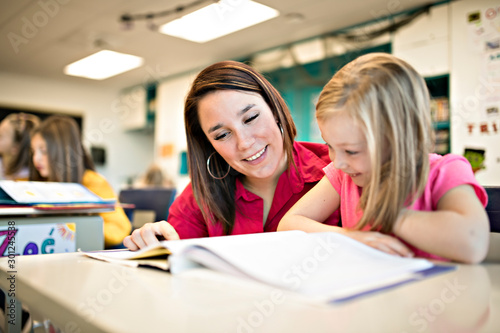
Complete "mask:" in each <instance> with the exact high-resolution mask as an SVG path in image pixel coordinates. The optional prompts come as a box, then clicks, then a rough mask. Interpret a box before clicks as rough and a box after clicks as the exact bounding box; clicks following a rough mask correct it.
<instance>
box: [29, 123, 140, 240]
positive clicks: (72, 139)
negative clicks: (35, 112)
mask: <svg viewBox="0 0 500 333" xmlns="http://www.w3.org/2000/svg"><path fill="white" fill-rule="evenodd" d="M31 151H32V154H33V165H34V168H32V169H31V172H30V180H35V181H52V182H73V183H80V184H82V185H83V186H85V187H86V188H88V189H89V190H90V191H92V192H93V193H95V194H96V195H98V196H100V197H101V198H104V199H115V198H116V195H115V193H114V191H113V189H112V188H111V186H110V185H109V183H108V182H107V181H106V179H104V178H103V177H102V176H101V175H99V174H98V173H97V172H95V168H94V163H93V161H92V158H91V157H90V156H89V155H88V153H87V152H86V150H85V149H84V147H83V145H82V142H81V139H80V131H79V129H78V125H77V124H76V121H75V120H74V119H72V118H70V117H66V116H51V117H49V118H47V119H45V120H44V121H43V122H42V123H41V124H40V126H39V127H37V128H36V129H35V130H34V131H33V133H32V138H31ZM100 215H101V217H102V218H103V220H104V243H105V247H106V248H109V247H113V246H116V245H119V244H121V242H122V241H123V238H124V237H125V236H127V235H129V234H130V230H131V229H132V226H131V224H130V221H129V220H128V218H127V216H126V215H125V213H124V211H123V209H122V208H120V207H116V208H115V211H113V212H107V213H101V214H100Z"/></svg>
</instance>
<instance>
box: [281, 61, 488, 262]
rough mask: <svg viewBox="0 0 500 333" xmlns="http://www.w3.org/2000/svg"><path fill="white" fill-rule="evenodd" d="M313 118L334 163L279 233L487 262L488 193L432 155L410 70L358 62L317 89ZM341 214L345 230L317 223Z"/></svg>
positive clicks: (459, 162) (455, 161)
mask: <svg viewBox="0 0 500 333" xmlns="http://www.w3.org/2000/svg"><path fill="white" fill-rule="evenodd" d="M316 118H317V120H318V125H319V128H320V130H321V134H322V137H323V139H324V140H325V142H326V144H327V146H328V148H329V149H330V158H331V159H332V161H333V162H332V163H330V164H329V165H328V166H327V167H326V168H324V170H325V177H324V178H323V179H322V180H321V181H320V182H319V183H318V185H316V186H315V187H314V188H313V189H312V190H311V191H309V193H307V194H306V195H305V196H304V197H303V198H302V199H301V200H300V201H298V202H297V204H296V205H294V206H293V207H292V208H291V209H290V210H289V211H288V213H287V214H286V215H285V216H284V218H283V219H282V220H281V222H280V224H279V227H278V230H289V229H300V230H304V231H308V232H320V231H335V232H339V233H343V234H346V235H347V236H350V237H352V238H354V239H357V240H359V241H361V242H363V243H365V244H367V245H370V246H372V247H374V248H376V249H379V250H382V251H385V252H387V253H391V254H395V255H401V256H413V255H415V256H419V257H428V258H432V259H441V260H454V261H459V262H465V263H477V262H480V261H481V260H483V259H484V257H485V256H486V252H487V250H488V242H489V224H488V216H487V215H486V212H485V209H484V207H485V206H486V203H487V200H488V199H487V195H486V192H485V190H484V189H483V188H482V187H481V186H480V185H479V184H478V182H477V181H476V180H475V178H474V174H473V172H472V168H471V166H470V164H469V163H468V162H467V160H466V159H465V158H463V157H462V156H459V155H453V154H448V155H445V156H441V155H437V154H432V153H431V152H432V149H433V144H434V140H433V139H434V137H433V130H432V126H431V120H430V108H429V94H428V90H427V87H426V85H425V82H424V80H423V79H422V77H421V76H420V75H419V74H418V73H417V72H416V71H415V70H414V69H413V68H412V67H411V66H410V65H408V64H407V63H406V62H404V61H402V60H400V59H398V58H396V57H394V56H392V55H389V54H384V53H373V54H368V55H364V56H361V57H359V58H358V59H356V60H354V61H352V62H351V63H349V64H347V65H346V66H345V67H343V68H342V69H341V70H340V71H338V72H337V73H336V74H335V75H334V76H333V78H332V79H331V80H330V82H328V83H327V85H326V86H325V87H324V89H323V91H322V92H321V94H320V97H319V100H318V104H317V106H316ZM339 207H340V211H341V216H342V227H343V228H339V227H335V226H328V225H325V224H323V223H322V222H323V221H324V220H325V219H326V218H327V217H328V216H329V215H330V214H332V213H333V212H334V211H335V210H336V209H338V208H339Z"/></svg>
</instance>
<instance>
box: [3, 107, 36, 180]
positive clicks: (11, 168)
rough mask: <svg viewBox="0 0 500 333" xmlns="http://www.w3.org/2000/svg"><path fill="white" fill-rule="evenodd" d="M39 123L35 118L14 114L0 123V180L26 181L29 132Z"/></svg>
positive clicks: (28, 164) (33, 116)
mask: <svg viewBox="0 0 500 333" xmlns="http://www.w3.org/2000/svg"><path fill="white" fill-rule="evenodd" d="M39 123H40V120H39V118H38V117H37V116H35V115H32V114H28V113H22V112H16V113H11V114H9V115H8V116H7V117H5V118H4V120H2V122H1V123H0V155H1V159H0V179H10V180H28V177H29V166H30V162H31V155H30V132H31V130H33V128H35V127H36V126H37V125H38V124H39Z"/></svg>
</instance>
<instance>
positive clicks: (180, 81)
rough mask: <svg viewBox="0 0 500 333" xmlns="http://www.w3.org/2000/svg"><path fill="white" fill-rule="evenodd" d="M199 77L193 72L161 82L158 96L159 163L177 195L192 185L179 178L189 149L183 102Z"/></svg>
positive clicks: (156, 150)
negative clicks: (172, 183) (193, 82)
mask: <svg viewBox="0 0 500 333" xmlns="http://www.w3.org/2000/svg"><path fill="white" fill-rule="evenodd" d="M196 74H197V71H196V72H190V73H186V74H184V75H180V76H177V77H174V78H172V79H169V80H166V81H164V82H161V83H159V84H158V86H157V92H156V99H157V100H156V103H157V104H156V105H157V110H156V123H155V152H156V160H157V162H158V163H159V164H160V165H161V166H162V167H163V169H164V170H166V171H167V172H168V173H169V175H168V176H170V177H172V179H173V180H174V182H175V184H176V187H177V190H178V194H179V193H180V192H181V191H182V190H183V189H184V187H186V185H187V184H188V183H189V177H188V175H182V174H180V168H181V159H180V155H181V153H182V152H183V151H186V149H187V143H186V134H185V131H184V99H185V97H186V94H187V92H188V90H189V87H190V85H191V82H192V81H193V79H194V77H195V76H196Z"/></svg>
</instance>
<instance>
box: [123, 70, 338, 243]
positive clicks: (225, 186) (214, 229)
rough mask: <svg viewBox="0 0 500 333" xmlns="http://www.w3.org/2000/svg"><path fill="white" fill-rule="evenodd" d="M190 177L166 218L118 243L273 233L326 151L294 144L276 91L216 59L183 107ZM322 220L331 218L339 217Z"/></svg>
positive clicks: (316, 176) (316, 175)
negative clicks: (158, 238) (166, 219)
mask: <svg viewBox="0 0 500 333" xmlns="http://www.w3.org/2000/svg"><path fill="white" fill-rule="evenodd" d="M184 123H185V127H186V136H187V147H188V150H187V151H188V163H189V172H190V178H191V183H190V184H189V185H188V186H187V187H186V189H185V190H184V191H183V192H182V193H181V194H180V195H179V197H177V199H176V200H175V201H174V202H173V204H172V206H171V208H170V211H169V216H168V222H166V221H162V222H158V223H147V224H145V225H144V226H143V227H141V228H140V229H136V230H134V231H133V232H132V235H131V236H128V237H126V238H125V240H124V241H123V244H124V245H125V246H127V247H128V248H129V249H132V250H136V249H138V248H142V247H144V246H146V245H150V244H154V243H156V242H158V240H157V238H156V236H163V237H165V238H166V239H178V238H196V237H208V236H221V235H230V234H249V233H258V232H272V231H276V227H277V226H278V222H279V221H280V219H281V217H282V216H283V214H284V213H285V212H286V211H287V210H288V208H290V207H291V206H292V205H293V204H294V203H295V202H296V201H297V200H298V199H299V198H300V197H302V195H304V193H306V192H307V191H309V190H310V189H311V188H312V187H313V186H314V185H315V184H316V183H317V182H318V181H319V180H320V179H321V177H322V176H323V172H322V167H324V166H326V165H327V164H328V162H329V161H330V160H329V157H328V149H327V148H326V147H325V146H324V145H322V144H317V143H305V142H296V141H295V135H296V132H297V131H296V128H295V124H294V123H293V120H292V116H291V114H290V111H289V110H288V107H287V106H286V104H285V101H284V100H283V98H282V97H281V96H280V94H279V93H278V91H277V90H276V89H275V88H274V87H273V86H272V85H271V84H270V83H269V82H268V81H267V80H266V79H265V78H264V77H263V76H262V75H261V74H259V73H258V72H256V71H255V70H254V69H253V68H251V67H250V66H248V65H245V64H243V63H239V62H235V61H223V62H219V63H215V64H213V65H211V66H209V67H207V68H205V69H204V70H203V71H201V72H200V73H199V74H198V76H197V77H196V79H195V80H194V82H193V84H192V86H191V89H190V91H189V93H188V95H187V98H186V103H185V106H184ZM327 223H331V224H337V223H338V215H333V216H331V218H329V219H328V221H327Z"/></svg>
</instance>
